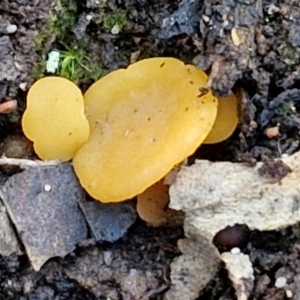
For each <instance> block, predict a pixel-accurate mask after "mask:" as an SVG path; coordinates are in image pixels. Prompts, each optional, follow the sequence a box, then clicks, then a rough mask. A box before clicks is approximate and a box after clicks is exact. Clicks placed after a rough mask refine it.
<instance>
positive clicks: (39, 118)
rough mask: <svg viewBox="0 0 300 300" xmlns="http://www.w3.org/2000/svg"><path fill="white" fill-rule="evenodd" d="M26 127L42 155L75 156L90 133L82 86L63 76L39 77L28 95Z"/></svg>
mask: <svg viewBox="0 0 300 300" xmlns="http://www.w3.org/2000/svg"><path fill="white" fill-rule="evenodd" d="M22 127H23V131H24V133H25V135H26V136H27V138H28V139H30V140H31V141H33V142H34V149H35V152H36V153H37V155H38V156H39V157H40V158H42V159H44V160H51V159H59V160H61V161H67V160H69V159H71V158H72V157H73V156H74V154H75V152H76V151H77V150H78V148H79V147H80V146H81V145H82V144H83V143H84V142H86V141H87V139H88V135H89V124H88V122H87V120H86V118H85V116H84V102H83V96H82V93H81V91H80V89H79V88H78V87H77V86H76V85H75V84H74V83H72V82H71V81H69V80H67V79H65V78H61V77H45V78H42V79H40V80H38V81H36V82H35V83H34V84H33V85H32V87H31V88H30V90H29V92H28V95H27V109H26V110H25V112H24V115H23V119H22Z"/></svg>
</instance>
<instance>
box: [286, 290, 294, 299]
mask: <svg viewBox="0 0 300 300" xmlns="http://www.w3.org/2000/svg"><path fill="white" fill-rule="evenodd" d="M285 294H286V296H287V297H288V298H292V297H293V292H292V291H290V290H286V291H285Z"/></svg>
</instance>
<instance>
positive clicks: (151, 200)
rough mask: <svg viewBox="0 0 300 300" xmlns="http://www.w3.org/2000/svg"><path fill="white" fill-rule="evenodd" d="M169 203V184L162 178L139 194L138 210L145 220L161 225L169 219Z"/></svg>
mask: <svg viewBox="0 0 300 300" xmlns="http://www.w3.org/2000/svg"><path fill="white" fill-rule="evenodd" d="M168 204H169V186H168V185H165V184H164V180H160V181H158V182H157V183H155V184H154V185H152V186H151V187H149V188H148V189H146V190H145V191H144V192H143V193H142V194H140V195H138V196H137V206H136V210H137V213H138V215H139V216H140V218H141V219H142V220H144V221H145V222H147V223H149V224H151V225H152V226H161V225H164V224H166V223H167V220H168V214H167V211H166V210H167V209H168Z"/></svg>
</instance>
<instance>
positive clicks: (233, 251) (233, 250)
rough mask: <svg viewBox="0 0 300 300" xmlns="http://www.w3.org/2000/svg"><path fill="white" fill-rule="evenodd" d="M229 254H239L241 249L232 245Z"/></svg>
mask: <svg viewBox="0 0 300 300" xmlns="http://www.w3.org/2000/svg"><path fill="white" fill-rule="evenodd" d="M230 252H231V254H240V253H241V249H240V248H238V247H234V248H232V249H231V250H230Z"/></svg>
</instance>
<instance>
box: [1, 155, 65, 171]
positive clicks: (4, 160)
mask: <svg viewBox="0 0 300 300" xmlns="http://www.w3.org/2000/svg"><path fill="white" fill-rule="evenodd" d="M60 163H61V162H60V161H58V160H48V161H42V160H30V159H24V158H9V157H6V156H4V155H3V156H1V157H0V165H12V166H18V167H20V168H21V169H27V168H36V167H46V166H55V165H58V164H60Z"/></svg>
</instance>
